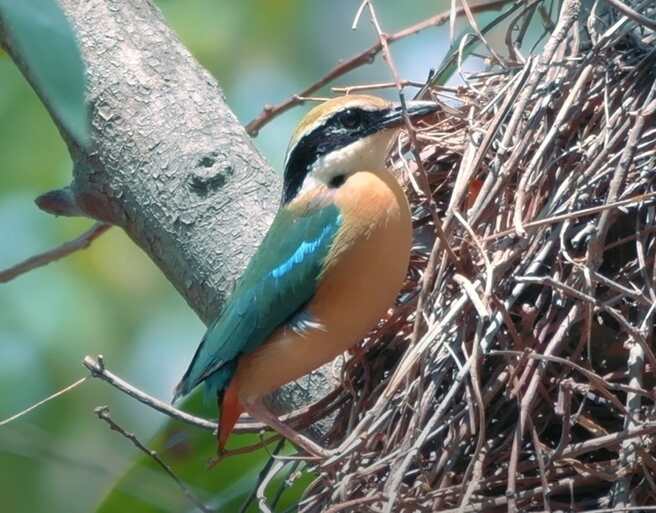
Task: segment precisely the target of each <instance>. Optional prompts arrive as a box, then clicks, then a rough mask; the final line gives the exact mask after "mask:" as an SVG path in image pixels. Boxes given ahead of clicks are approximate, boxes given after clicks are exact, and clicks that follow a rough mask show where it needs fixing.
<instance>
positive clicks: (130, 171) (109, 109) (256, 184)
mask: <svg viewBox="0 0 656 513" xmlns="http://www.w3.org/2000/svg"><path fill="white" fill-rule="evenodd" d="M59 2H60V4H61V6H62V8H63V9H64V12H65V13H66V15H67V16H68V18H69V20H70V21H71V23H72V25H73V27H74V30H75V32H76V34H77V36H78V40H79V43H80V47H81V51H82V55H83V60H84V62H85V65H86V71H87V80H88V83H87V94H88V108H89V112H90V118H91V125H92V139H93V144H92V149H91V150H90V151H84V150H83V149H81V148H80V147H79V146H78V145H76V143H75V141H74V140H72V138H71V137H70V135H69V134H67V133H66V132H65V129H64V128H63V127H62V126H61V125H60V124H58V123H57V119H54V121H55V123H57V124H58V127H59V129H60V132H61V133H62V136H63V137H64V139H65V140H66V142H67V144H68V146H69V150H70V152H71V156H72V160H73V163H74V168H73V180H72V182H71V184H70V185H69V186H67V187H65V188H63V189H61V190H58V191H52V192H50V193H47V194H45V195H43V196H42V197H40V198H39V199H38V200H37V204H38V205H39V206H40V207H41V208H42V209H44V210H46V211H48V212H51V213H54V214H58V215H85V216H88V217H92V218H95V219H99V220H102V221H106V222H110V223H113V224H115V225H118V226H120V227H121V228H123V229H124V230H125V232H126V233H127V234H128V235H129V236H130V237H131V238H132V240H133V241H134V242H135V243H136V244H137V245H139V247H141V248H142V249H143V250H144V251H145V252H146V253H147V254H148V255H149V256H150V258H152V259H153V261H154V262H155V263H156V264H157V265H158V266H159V268H160V269H161V270H162V272H163V273H164V274H165V275H166V277H167V278H168V279H169V280H170V281H171V283H173V285H174V286H175V287H176V289H177V290H178V291H179V292H180V294H182V296H183V297H184V298H185V299H186V300H187V302H188V303H189V305H190V306H191V307H192V308H193V309H194V310H195V311H196V313H197V314H198V315H199V316H200V318H201V319H202V320H203V321H204V322H206V323H207V322H209V321H210V320H212V319H213V318H214V317H215V316H216V315H217V313H218V312H219V311H220V309H221V306H222V305H223V303H224V301H225V299H226V297H227V296H228V295H229V293H230V291H231V289H232V286H233V283H234V282H235V280H236V279H237V278H238V276H239V274H240V272H241V271H242V270H243V268H244V267H245V264H246V263H247V260H248V258H249V257H250V256H251V255H252V253H253V252H254V250H255V248H256V247H257V245H258V243H259V241H260V239H261V238H262V236H263V235H264V233H265V232H266V229H267V227H268V225H269V223H270V221H271V219H272V216H273V213H274V211H275V209H276V207H277V204H278V201H279V194H280V183H279V178H278V175H276V174H275V173H274V172H273V171H272V170H271V169H270V167H269V165H268V164H267V163H266V162H265V161H264V159H263V158H262V156H261V155H260V154H259V153H258V152H257V150H256V149H255V147H254V146H253V144H252V142H251V140H250V138H249V137H248V135H247V134H246V132H245V131H244V129H243V127H242V126H241V124H240V123H239V122H238V121H237V119H236V117H235V115H234V114H233V113H232V112H231V110H230V109H229V107H228V106H227V105H226V103H225V98H224V96H223V93H222V92H221V89H220V88H219V86H218V84H217V82H216V81H215V79H214V78H213V77H212V76H211V75H210V74H209V73H208V72H207V71H206V70H205V69H203V68H202V66H200V64H199V63H198V62H196V60H195V59H194V58H193V57H192V55H191V54H190V53H189V51H187V50H186V49H185V48H184V46H183V45H182V43H181V42H180V41H179V40H178V38H177V37H176V35H175V34H174V33H173V32H172V31H171V30H170V28H169V27H168V26H167V25H166V23H165V21H164V19H163V17H162V15H161V13H160V11H159V10H158V9H157V7H155V6H154V5H153V4H152V3H151V2H150V1H149V0H84V1H82V0H59ZM7 32H8V31H4V30H3V25H2V23H1V20H0V41H1V42H2V44H3V46H5V47H6V48H7V50H8V52H9V54H10V55H11V57H12V58H13V60H14V61H15V62H16V64H17V65H18V67H19V68H20V70H21V72H22V73H23V74H24V76H25V77H26V79H27V80H28V81H31V74H30V70H29V68H28V67H27V66H26V65H25V63H23V62H22V61H21V58H20V55H18V53H17V52H16V51H15V48H13V46H12V41H11V34H10V33H7ZM32 86H33V87H35V85H34V84H33V83H32ZM35 90H36V91H37V94H39V95H40V97H41V99H42V101H43V102H44V104H45V105H46V108H49V104H48V100H47V98H46V97H45V96H44V95H43V92H42V91H39V90H38V87H35ZM50 112H51V114H52V110H51V111H50ZM186 342H187V343H188V344H189V347H190V354H189V357H190V358H191V354H192V349H191V348H193V347H194V344H195V343H197V341H195V340H190V341H186ZM307 383H310V382H307ZM311 383H312V385H311V386H308V385H305V384H301V385H300V386H298V385H297V386H291V387H288V390H287V392H285V393H283V394H282V396H281V397H280V400H279V401H278V402H279V403H280V404H282V405H283V407H284V408H285V409H287V410H289V409H291V408H294V407H296V406H299V405H301V404H303V403H305V402H307V401H308V400H311V399H314V398H316V397H317V396H320V395H321V394H323V393H324V392H325V390H326V386H327V383H328V381H327V379H326V377H325V376H323V374H321V373H319V374H318V375H317V376H315V379H313V380H311Z"/></svg>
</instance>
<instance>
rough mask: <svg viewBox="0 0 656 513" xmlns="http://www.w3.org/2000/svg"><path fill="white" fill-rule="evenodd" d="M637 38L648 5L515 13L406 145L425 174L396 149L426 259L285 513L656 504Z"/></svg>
mask: <svg viewBox="0 0 656 513" xmlns="http://www.w3.org/2000/svg"><path fill="white" fill-rule="evenodd" d="M454 4H455V2H454ZM363 5H364V4H363ZM464 9H465V14H467V11H468V9H467V7H466V6H465V7H464ZM468 18H470V21H471V23H472V28H473V29H474V31H473V32H474V36H475V37H476V38H479V39H481V38H482V39H483V40H484V36H483V32H482V29H479V27H478V26H476V25H475V24H474V21H473V17H471V16H468ZM536 23H542V24H543V26H544V38H543V39H542V40H541V41H538V43H537V45H536V49H535V50H533V51H530V49H529V51H526V46H527V45H526V40H527V38H528V35H527V34H530V32H531V31H530V30H529V27H533V26H534V25H535V24H536ZM655 23H656V6H654V3H653V1H652V0H647V1H636V2H628V1H624V2H620V1H619V0H613V1H608V2H604V1H600V2H580V1H577V0H565V1H564V2H562V4H560V3H558V2H550V1H537V0H536V1H532V2H520V3H517V4H515V8H514V10H512V12H511V14H510V15H506V17H505V19H504V20H503V22H502V23H500V24H498V25H497V27H496V33H497V34H498V32H499V30H500V29H501V31H502V35H501V38H502V40H503V42H504V44H505V47H506V48H505V51H503V52H501V51H498V52H497V53H492V52H488V64H489V66H488V68H487V70H486V71H485V72H482V73H479V74H477V75H471V74H469V75H467V74H466V73H464V72H463V71H462V70H461V69H460V70H459V72H460V73H461V74H462V77H463V78H464V85H463V86H462V87H460V88H458V89H457V90H456V91H455V92H451V93H450V95H451V96H453V97H455V98H456V99H457V102H456V104H455V106H453V105H454V104H453V103H451V105H452V106H451V107H450V108H449V109H445V113H444V114H443V115H442V116H441V117H440V118H439V119H437V120H434V122H433V123H432V124H430V125H427V124H424V125H421V126H417V127H415V133H414V134H413V135H414V138H415V139H416V140H417V141H418V143H419V145H420V148H421V151H420V153H419V154H420V156H421V164H422V165H420V166H417V165H416V161H415V160H414V159H413V156H412V155H404V153H405V150H407V147H406V146H405V142H404V140H402V141H400V144H399V147H400V148H401V150H400V151H398V152H397V154H396V156H395V162H396V163H397V165H398V166H399V167H400V168H401V169H406V170H407V171H408V176H409V177H410V178H411V179H410V180H409V184H410V190H411V194H412V197H413V203H414V207H415V223H416V231H417V234H418V235H419V236H421V237H423V239H428V243H427V244H425V246H424V247H423V249H422V248H421V247H419V248H417V250H416V252H415V254H414V256H413V266H412V272H411V275H410V278H409V280H408V283H407V284H406V290H405V294H404V295H403V296H402V301H401V302H400V304H398V305H397V307H396V308H395V309H394V312H393V313H392V314H391V315H390V316H389V318H388V319H386V320H385V321H384V322H382V323H381V324H380V326H378V328H377V329H376V330H375V331H374V332H373V333H372V334H371V336H370V337H369V338H368V339H367V340H366V341H365V342H364V343H363V349H364V350H365V351H366V355H365V356H364V358H362V357H358V358H353V359H352V360H350V362H349V363H348V364H347V365H346V366H345V367H344V370H343V383H344V387H343V389H344V392H343V405H342V407H341V409H340V410H339V414H338V422H337V425H336V427H335V429H334V431H333V433H332V440H333V442H334V444H336V445H337V449H336V451H335V455H334V457H332V458H330V459H328V460H327V461H323V462H321V463H320V464H315V472H316V475H317V479H316V481H315V482H314V483H313V484H312V485H311V486H310V487H309V488H308V490H307V491H306V495H305V498H304V500H303V502H302V503H301V505H300V511H302V512H318V511H330V512H337V511H347V512H353V511H374V512H378V511H380V512H385V513H389V512H415V511H426V512H433V511H454V512H455V511H463V512H478V511H506V510H508V511H511V512H518V511H522V512H523V511H563V510H565V511H593V510H595V511H610V510H611V509H612V510H613V511H630V510H637V509H638V507H639V506H648V505H654V504H656V450H655V449H656V447H655V442H654V436H656V411H655V410H654V406H655V403H654V399H655V392H654V388H653V386H654V383H655V381H654V373H655V372H656V356H655V355H654V343H653V342H654V324H655V323H656V265H655V262H654V260H655V255H656V197H655V195H656V124H655V123H654V117H655V115H656V33H655V32H654V28H655ZM503 31H505V38H504V34H503ZM485 37H488V38H489V37H491V36H490V35H489V34H487V35H486V36H485ZM483 46H484V47H485V46H486V42H485V41H483ZM496 46H497V49H498V45H496ZM467 48H468V45H467V42H466V41H463V43H462V44H461V47H460V50H461V52H460V53H461V55H460V56H459V58H458V62H457V63H456V64H461V63H462V61H463V60H464V56H465V52H467ZM396 83H397V84H398V83H399V80H397V81H396ZM380 86H381V85H375V86H374V87H380ZM443 90H444V89H442V88H437V87H436V88H434V89H428V90H426V91H425V92H424V93H425V94H424V97H427V96H432V97H434V98H438V99H439V98H441V96H440V94H439V93H441V92H443ZM422 168H423V170H422ZM421 172H425V173H426V175H427V179H428V183H429V184H430V188H431V191H432V195H433V200H434V201H428V200H427V199H426V198H425V196H424V195H423V194H422V192H423V191H424V189H423V188H422V187H420V186H419V185H416V184H420V183H422V181H421V179H422V177H421V176H419V177H418V176H417V175H418V174H421ZM423 178H426V176H424V177H423ZM413 184H415V185H416V186H414V187H413ZM435 208H437V212H438V213H439V219H440V220H441V226H442V229H443V232H444V237H441V238H435V239H433V238H432V237H431V236H430V234H431V233H432V232H433V230H431V229H429V228H430V227H431V226H432V222H433V221H432V220H433V219H434V218H433V216H432V212H431V210H432V209H435ZM427 234H428V235H427ZM424 242H425V240H424ZM447 245H448V248H447V247H446V246H447ZM431 247H432V249H431ZM426 248H428V250H426ZM447 249H448V251H447ZM418 305H419V306H418ZM291 464H292V462H288V463H287V465H291ZM284 467H285V464H283V463H281V462H279V463H278V464H276V465H274V468H273V470H272V471H279V472H282V470H283V468H284ZM267 479H268V482H270V479H269V478H267ZM260 495H261V498H263V497H264V492H263V491H261V494H260ZM261 504H263V502H261Z"/></svg>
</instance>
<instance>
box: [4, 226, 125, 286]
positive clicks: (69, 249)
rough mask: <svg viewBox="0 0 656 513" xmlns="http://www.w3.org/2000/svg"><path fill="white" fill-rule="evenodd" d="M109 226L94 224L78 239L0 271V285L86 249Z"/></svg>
mask: <svg viewBox="0 0 656 513" xmlns="http://www.w3.org/2000/svg"><path fill="white" fill-rule="evenodd" d="M111 226H112V225H111V224H106V223H96V224H94V225H93V226H92V227H91V228H89V229H88V230H87V231H86V232H84V233H83V234H82V235H80V236H79V237H77V238H75V239H73V240H70V241H68V242H64V243H63V244H61V245H59V246H57V247H56V248H53V249H50V250H48V251H44V252H43V253H39V254H38V255H34V256H31V257H30V258H28V259H26V260H23V261H22V262H20V263H18V264H16V265H13V266H11V267H9V268H8V269H5V270H3V271H0V283H7V282H8V281H11V280H13V279H14V278H17V277H18V276H20V275H21V274H25V273H27V272H29V271H32V270H33V269H37V268H39V267H43V266H44V265H48V264H50V263H52V262H56V261H57V260H61V259H62V258H65V257H67V256H68V255H70V254H72V253H75V252H76V251H80V250H82V249H86V248H88V247H89V246H90V245H91V243H92V242H93V241H94V240H96V239H97V238H98V237H100V236H101V235H102V234H103V233H105V232H106V231H107V230H109V228H111Z"/></svg>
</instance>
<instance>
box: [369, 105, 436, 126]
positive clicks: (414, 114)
mask: <svg viewBox="0 0 656 513" xmlns="http://www.w3.org/2000/svg"><path fill="white" fill-rule="evenodd" d="M405 107H406V112H407V113H408V117H409V118H410V119H418V118H422V117H424V116H428V115H429V114H433V113H434V112H437V110H438V109H439V105H438V104H437V103H435V102H427V101H418V100H417V101H410V102H406V104H405ZM401 124H403V107H402V106H401V104H394V105H392V106H391V107H390V108H389V110H388V111H387V113H386V114H385V116H384V117H383V119H382V120H381V126H380V128H394V127H397V126H400V125H401Z"/></svg>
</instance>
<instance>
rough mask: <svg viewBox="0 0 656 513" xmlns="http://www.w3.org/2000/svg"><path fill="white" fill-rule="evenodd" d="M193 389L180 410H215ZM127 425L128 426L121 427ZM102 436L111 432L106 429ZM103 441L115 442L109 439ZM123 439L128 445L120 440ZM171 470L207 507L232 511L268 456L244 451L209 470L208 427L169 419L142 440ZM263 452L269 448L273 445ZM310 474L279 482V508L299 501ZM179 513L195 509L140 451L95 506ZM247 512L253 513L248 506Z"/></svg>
mask: <svg viewBox="0 0 656 513" xmlns="http://www.w3.org/2000/svg"><path fill="white" fill-rule="evenodd" d="M202 396H203V394H202V392H196V393H195V394H193V395H192V396H191V397H190V398H189V399H187V400H186V401H185V402H184V403H183V404H182V406H181V408H182V409H184V410H185V411H188V412H190V413H193V414H195V415H200V416H210V415H213V414H214V413H215V411H214V407H213V406H211V407H210V406H208V405H207V404H206V403H205V402H204V401H203V398H202ZM124 427H126V428H128V430H129V426H124ZM107 436H108V437H110V436H116V435H115V434H113V433H112V434H110V433H109V432H108V434H107ZM259 441H260V438H259V437H258V436H257V435H239V436H234V435H233V436H232V437H231V440H230V442H229V449H234V448H237V447H242V446H246V445H251V444H255V443H258V442H259ZM108 443H120V441H118V442H117V441H116V440H115V439H112V440H108ZM125 443H129V442H128V441H127V440H125ZM148 447H149V448H151V449H153V450H155V451H157V453H158V454H159V455H160V456H161V457H162V458H163V459H164V461H166V462H167V463H168V464H169V465H170V466H171V467H172V468H173V471H174V472H175V474H176V475H177V476H178V478H179V479H180V480H181V481H182V482H184V483H185V484H186V485H187V486H188V487H189V488H190V489H191V490H192V492H193V493H194V495H195V496H196V497H197V498H199V499H200V500H202V501H203V502H204V504H206V505H207V506H208V507H209V508H210V509H213V510H216V511H221V512H222V513H237V512H238V511H239V510H240V508H241V506H242V504H243V503H244V501H245V500H246V499H247V497H248V496H249V494H250V493H251V491H252V490H253V489H254V487H255V486H256V484H257V477H258V474H259V473H260V471H261V470H262V468H263V467H264V465H266V463H267V461H268V459H269V452H268V451H267V450H266V449H260V450H257V451H253V452H250V453H247V454H241V455H237V456H232V457H229V458H227V459H225V460H223V461H221V462H220V463H219V464H218V465H216V466H215V467H214V468H211V469H208V468H207V462H208V461H209V460H210V459H211V458H212V457H213V456H214V455H215V454H216V438H215V437H214V436H213V435H212V434H211V433H209V432H208V431H204V430H201V429H199V428H196V427H193V426H190V425H188V424H184V423H182V422H180V421H177V420H173V419H171V420H169V421H167V423H166V424H165V425H164V427H163V428H162V429H161V430H160V432H159V433H158V434H157V435H156V436H155V437H154V439H153V440H151V442H150V443H149V444H148ZM268 450H269V451H270V450H273V445H271V446H269V448H268ZM311 479H312V475H311V474H309V473H307V472H306V473H304V474H303V475H302V476H301V477H300V478H299V479H296V480H295V481H294V484H293V485H292V486H291V487H290V486H289V485H288V484H287V483H284V486H285V493H284V494H283V495H282V497H281V500H280V502H279V503H278V508H277V509H278V510H279V511H282V510H284V509H286V508H287V507H289V506H290V505H292V504H295V503H297V502H298V501H299V500H300V497H301V494H302V493H303V490H305V488H306V487H307V485H308V484H309V482H310V480H311ZM281 486H283V482H282V479H277V480H274V481H273V483H272V485H271V487H270V489H271V490H277V489H278V488H280V487H281ZM126 511H129V512H131V513H174V512H175V513H179V512H192V511H197V510H196V509H195V506H194V505H193V504H191V503H190V501H189V500H188V499H186V498H185V497H184V495H183V493H182V491H181V490H180V488H179V487H178V485H177V484H176V483H175V482H174V481H173V480H172V479H171V478H170V477H169V476H168V475H166V474H165V473H164V472H163V471H162V469H161V468H160V467H159V466H158V464H157V463H156V462H155V461H154V460H153V459H152V458H150V457H148V456H145V455H140V456H139V457H138V459H137V460H136V461H135V463H134V464H133V465H132V467H130V468H129V469H128V470H127V472H126V473H125V474H124V475H123V476H122V477H121V478H120V479H119V480H118V481H117V482H116V484H115V485H114V487H113V488H112V489H111V490H110V491H109V492H108V494H107V495H106V496H105V498H104V500H103V501H102V502H101V504H100V505H99V507H98V509H97V510H96V513H125V512H126ZM248 511H249V512H251V511H252V512H255V511H258V510H257V508H256V507H255V505H254V504H253V505H251V507H250V508H249V510H248Z"/></svg>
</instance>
